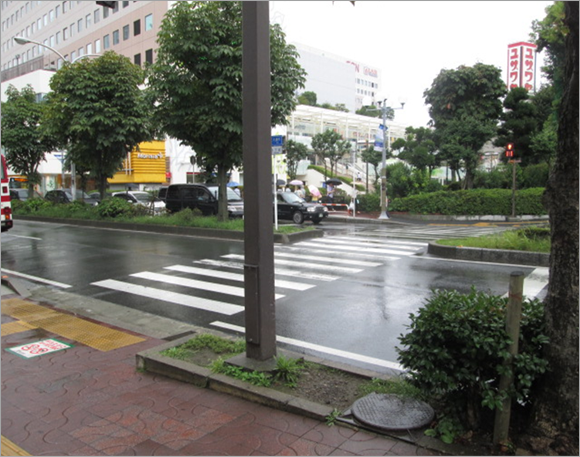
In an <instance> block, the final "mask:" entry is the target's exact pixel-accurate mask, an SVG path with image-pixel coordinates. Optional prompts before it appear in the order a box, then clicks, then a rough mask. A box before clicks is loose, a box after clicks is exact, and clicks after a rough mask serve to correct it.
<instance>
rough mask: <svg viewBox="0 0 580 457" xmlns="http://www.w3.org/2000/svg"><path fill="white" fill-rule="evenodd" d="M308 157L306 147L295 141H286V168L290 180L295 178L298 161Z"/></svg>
mask: <svg viewBox="0 0 580 457" xmlns="http://www.w3.org/2000/svg"><path fill="white" fill-rule="evenodd" d="M306 157H308V147H307V146H306V145H305V144H302V143H298V142H297V141H293V140H288V141H287V142H286V168H287V170H288V178H289V179H290V181H292V180H293V179H296V170H297V169H298V163H299V162H300V161H301V160H304V159H306Z"/></svg>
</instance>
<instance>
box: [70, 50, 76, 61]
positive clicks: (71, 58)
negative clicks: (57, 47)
mask: <svg viewBox="0 0 580 457" xmlns="http://www.w3.org/2000/svg"><path fill="white" fill-rule="evenodd" d="M76 58H77V52H76V51H73V52H71V53H70V61H71V62H73V61H74V60H75V59H76Z"/></svg>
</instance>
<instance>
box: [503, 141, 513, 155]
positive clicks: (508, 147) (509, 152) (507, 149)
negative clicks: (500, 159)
mask: <svg viewBox="0 0 580 457" xmlns="http://www.w3.org/2000/svg"><path fill="white" fill-rule="evenodd" d="M505 156H506V157H508V158H513V156H514V144H513V143H508V144H507V145H506V147H505Z"/></svg>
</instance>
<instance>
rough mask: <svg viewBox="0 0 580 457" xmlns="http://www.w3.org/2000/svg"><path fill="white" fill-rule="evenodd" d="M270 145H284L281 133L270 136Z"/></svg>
mask: <svg viewBox="0 0 580 457" xmlns="http://www.w3.org/2000/svg"><path fill="white" fill-rule="evenodd" d="M272 146H284V137H283V136H282V135H274V136H273V137H272Z"/></svg>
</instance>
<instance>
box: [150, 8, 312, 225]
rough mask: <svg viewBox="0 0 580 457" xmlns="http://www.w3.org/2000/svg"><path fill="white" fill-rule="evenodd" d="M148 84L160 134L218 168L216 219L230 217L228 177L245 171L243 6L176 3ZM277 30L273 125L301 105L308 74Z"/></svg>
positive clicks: (165, 24) (272, 29)
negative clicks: (240, 169) (241, 168)
mask: <svg viewBox="0 0 580 457" xmlns="http://www.w3.org/2000/svg"><path fill="white" fill-rule="evenodd" d="M158 44H159V48H158V51H157V61H156V62H155V63H154V64H153V65H152V66H151V68H150V71H149V75H148V76H149V77H148V83H149V94H150V103H151V106H152V107H154V108H153V109H154V119H155V123H156V125H158V127H159V128H160V130H161V131H163V132H164V133H167V134H168V135H170V136H171V137H174V138H177V139H178V140H181V142H182V144H185V145H188V146H190V147H191V148H193V149H194V150H195V153H196V160H197V162H198V164H200V165H202V166H205V167H206V168H207V169H208V170H212V169H213V170H215V169H217V176H218V183H219V185H220V191H219V192H220V198H219V201H220V207H219V213H218V217H219V218H220V219H225V218H226V217H227V199H226V197H225V196H226V174H227V172H228V171H229V170H231V169H232V168H234V167H239V166H241V165H242V160H243V152H242V7H241V3H240V2H225V1H216V2H176V3H175V5H174V6H173V7H172V8H171V9H170V10H169V11H168V12H167V14H166V15H165V18H164V19H163V22H162V25H161V28H160V30H159V34H158ZM297 56H298V53H297V51H296V48H295V47H294V46H291V45H288V44H286V41H285V35H284V33H283V32H282V29H281V28H280V26H279V25H278V24H273V25H271V26H270V65H271V74H272V79H271V96H272V105H271V106H272V111H271V119H272V126H274V125H282V124H286V122H287V120H286V118H287V116H288V115H289V114H290V113H291V112H292V111H293V110H294V108H295V107H296V99H295V96H294V93H295V91H296V90H297V89H298V88H300V87H303V85H304V81H305V78H304V75H305V72H304V70H303V69H302V68H301V67H300V66H299V64H298V62H297Z"/></svg>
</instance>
